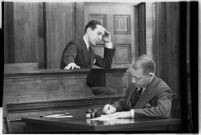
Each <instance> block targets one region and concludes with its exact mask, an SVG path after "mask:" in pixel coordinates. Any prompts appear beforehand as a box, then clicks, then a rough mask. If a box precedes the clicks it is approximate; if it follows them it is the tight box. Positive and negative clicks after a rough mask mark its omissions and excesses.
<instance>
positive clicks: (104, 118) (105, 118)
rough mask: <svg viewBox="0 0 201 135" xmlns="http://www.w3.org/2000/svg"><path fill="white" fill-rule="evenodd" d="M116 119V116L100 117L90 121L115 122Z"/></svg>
mask: <svg viewBox="0 0 201 135" xmlns="http://www.w3.org/2000/svg"><path fill="white" fill-rule="evenodd" d="M117 118H118V116H117V115H101V116H100V117H97V118H93V119H91V120H99V121H108V120H115V119H117Z"/></svg>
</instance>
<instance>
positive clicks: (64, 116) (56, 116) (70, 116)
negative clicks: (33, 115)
mask: <svg viewBox="0 0 201 135" xmlns="http://www.w3.org/2000/svg"><path fill="white" fill-rule="evenodd" d="M43 117H46V118H72V117H73V116H72V115H70V114H69V113H59V114H50V115H45V116H43Z"/></svg>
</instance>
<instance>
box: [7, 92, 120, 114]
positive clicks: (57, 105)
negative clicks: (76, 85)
mask: <svg viewBox="0 0 201 135" xmlns="http://www.w3.org/2000/svg"><path fill="white" fill-rule="evenodd" d="M121 96H122V95H115V96H102V97H101V96H100V97H89V98H83V99H72V100H63V101H46V102H34V103H18V104H7V105H6V107H7V112H8V113H23V112H34V111H42V110H56V109H78V108H87V107H89V106H100V105H104V104H106V103H111V102H114V101H117V100H118V99H119V98H120V97H121Z"/></svg>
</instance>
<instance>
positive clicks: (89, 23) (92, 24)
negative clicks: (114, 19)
mask: <svg viewBox="0 0 201 135" xmlns="http://www.w3.org/2000/svg"><path fill="white" fill-rule="evenodd" d="M96 25H101V23H100V22H99V21H97V20H91V21H89V22H88V23H87V25H86V26H85V28H84V33H86V31H87V29H88V28H91V29H92V30H94V29H95V28H96ZM101 26H102V25H101Z"/></svg>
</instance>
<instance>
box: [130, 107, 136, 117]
mask: <svg viewBox="0 0 201 135" xmlns="http://www.w3.org/2000/svg"><path fill="white" fill-rule="evenodd" d="M130 114H131V118H134V117H135V110H134V109H131V110H130Z"/></svg>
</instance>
